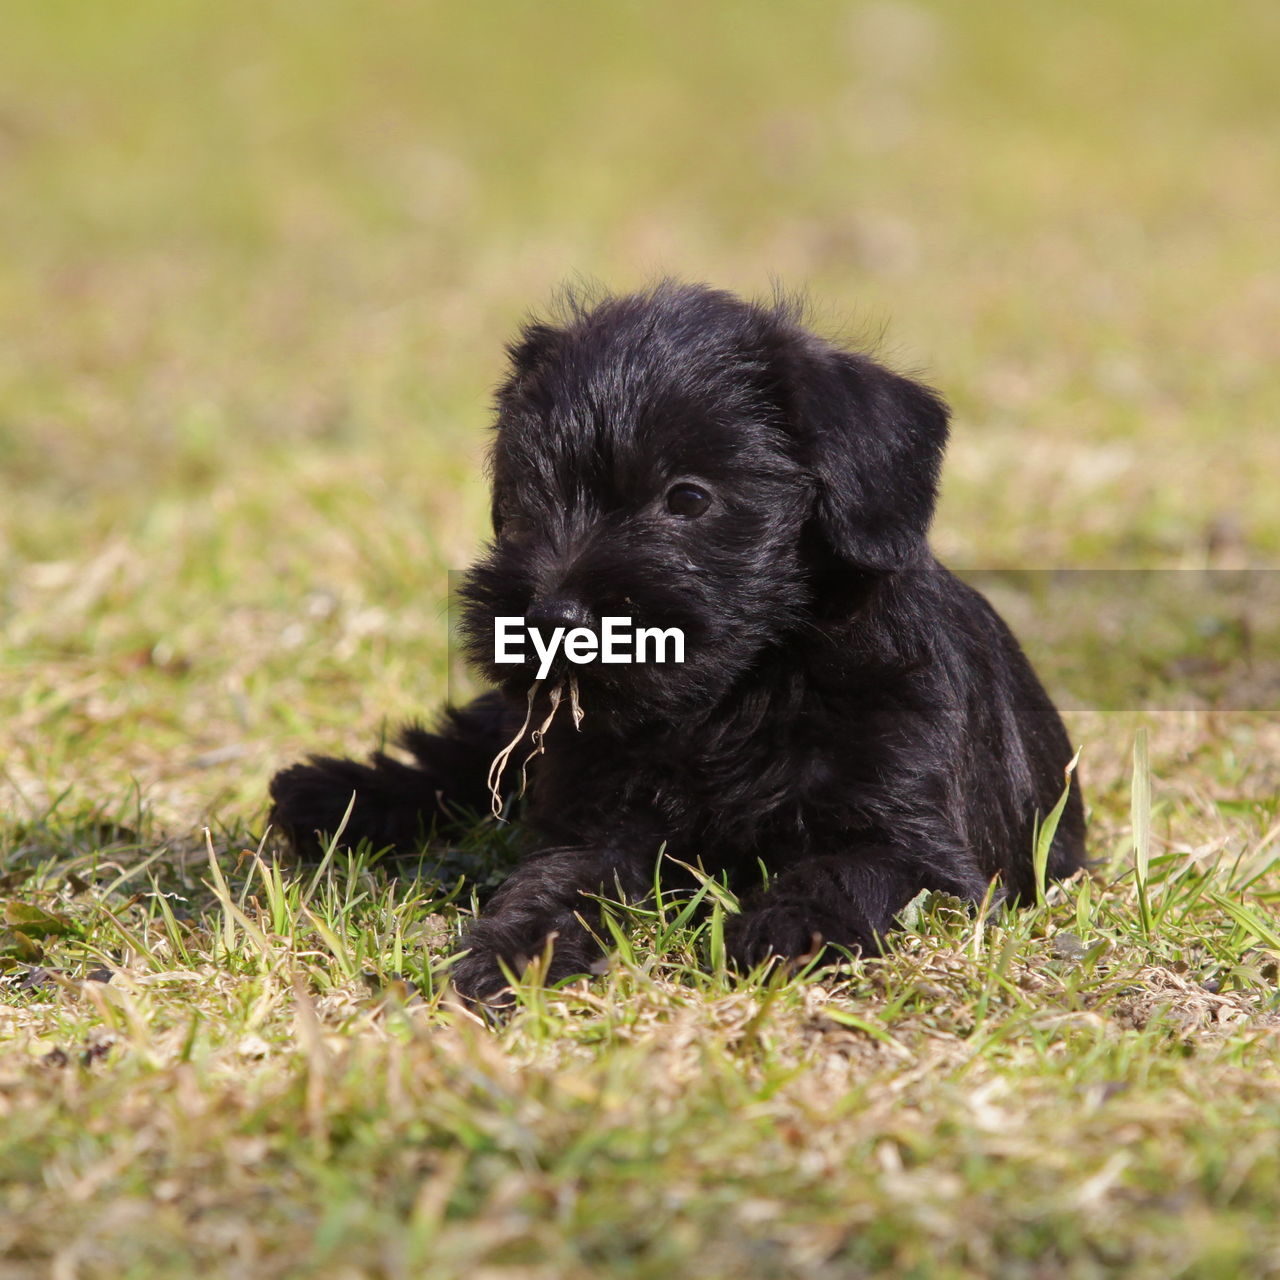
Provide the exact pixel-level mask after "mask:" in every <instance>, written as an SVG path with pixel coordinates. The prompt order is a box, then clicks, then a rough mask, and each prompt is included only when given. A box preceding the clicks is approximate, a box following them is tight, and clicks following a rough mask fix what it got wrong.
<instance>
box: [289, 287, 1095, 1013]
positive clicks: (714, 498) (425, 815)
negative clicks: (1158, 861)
mask: <svg viewBox="0 0 1280 1280" xmlns="http://www.w3.org/2000/svg"><path fill="white" fill-rule="evenodd" d="M510 354H511V371H510V375H509V377H508V379H507V381H506V382H505V383H504V385H503V386H502V387H501V389H500V391H499V394H498V420H497V429H496V434H495V437H494V442H493V451H492V472H493V526H494V541H493V544H492V545H491V546H490V547H489V549H488V550H487V552H486V554H485V555H484V557H483V558H482V559H481V560H480V562H479V563H478V564H477V565H475V566H474V568H473V569H472V570H471V571H470V574H469V576H468V581H467V586H466V589H465V596H466V601H467V605H466V622H465V630H466V633H467V635H468V637H469V641H470V646H471V650H472V656H473V658H474V659H475V661H476V662H477V663H478V665H479V666H480V667H481V669H483V670H485V671H486V672H487V674H488V675H489V676H490V677H491V678H492V679H493V681H494V682H495V683H496V684H497V685H499V687H500V692H498V693H494V694H489V695H486V696H485V697H482V698H480V699H478V700H477V701H476V702H474V703H472V704H471V705H470V706H468V707H466V708H463V709H461V710H450V711H448V712H446V716H445V720H444V723H443V725H442V726H441V727H440V729H439V730H438V732H436V733H426V732H424V731H422V730H418V729H410V730H407V731H406V732H405V733H404V735H403V737H402V738H401V745H403V746H404V747H406V748H407V749H408V751H409V752H410V753H411V754H412V755H413V757H414V758H415V760H416V764H414V765H406V764H402V763H399V762H397V761H395V760H392V759H390V758H388V757H386V756H384V755H378V756H375V757H374V758H373V760H372V762H371V763H370V764H368V765H365V764H360V763H356V762H354V761H348V760H333V759H313V760H312V762H311V763H309V764H305V765H295V766H294V767H293V768H291V769H287V770H285V771H284V772H283V773H281V774H279V775H278V776H277V777H276V778H275V780H274V782H273V783H272V788H271V790H272V797H273V799H274V809H273V813H272V821H273V822H274V823H275V824H276V825H277V826H278V827H279V828H281V829H282V830H283V831H284V833H285V834H286V835H287V836H288V838H289V839H290V840H291V841H292V843H293V844H294V845H295V846H296V847H297V848H298V849H300V850H302V851H306V850H308V849H312V850H313V849H314V848H315V847H316V835H315V833H316V832H317V831H328V832H331V831H333V830H335V829H336V827H337V826H338V823H339V821H340V819H341V816H342V814H343V813H344V811H345V810H346V807H347V804H348V801H349V800H350V798H351V793H352V792H353V791H354V792H355V793H356V800H355V807H354V810H353V813H352V817H351V821H350V824H349V826H348V827H347V830H346V839H347V840H349V841H350V842H352V843H355V842H357V841H360V840H364V839H368V840H369V841H370V842H371V843H372V844H373V845H375V846H378V847H384V846H387V845H394V846H397V847H402V848H404V847H412V846H413V845H414V844H415V842H417V841H418V840H419V839H420V837H421V834H422V833H423V831H424V830H427V829H431V828H432V827H434V826H437V825H438V824H439V823H440V822H441V821H442V820H449V819H451V818H456V817H457V816H458V815H459V814H462V813H465V812H467V811H470V812H472V813H475V812H480V811H483V810H484V809H485V808H486V807H487V804H488V793H487V789H486V784H485V777H486V773H487V771H488V768H489V765H490V762H491V761H492V760H493V758H494V757H495V756H496V755H497V754H498V752H499V751H500V750H501V749H502V748H503V747H504V746H505V745H506V744H507V743H508V742H509V741H510V740H511V738H512V737H513V736H514V735H515V734H516V733H517V731H518V730H519V728H520V725H521V723H522V722H523V721H524V719H525V713H526V710H527V707H528V705H529V702H530V701H531V702H532V704H533V715H532V724H533V725H537V724H538V723H539V722H540V721H541V720H542V719H543V718H544V716H545V715H546V713H547V710H548V707H549V703H548V702H547V691H548V690H549V689H550V688H551V687H552V686H553V685H555V684H557V683H558V682H559V683H561V684H562V687H563V686H565V685H567V675H568V674H570V673H569V671H568V670H567V669H557V670H556V671H555V672H554V673H553V675H552V677H551V678H549V679H548V680H547V681H546V682H544V684H543V685H542V686H540V687H539V688H538V689H537V690H535V693H534V695H533V696H532V698H531V699H530V696H529V690H530V687H531V685H532V684H533V671H532V669H531V668H530V667H514V668H513V667H510V666H503V667H497V666H495V665H494V664H493V661H492V657H493V620H494V618H495V617H496V616H500V615H513V616H524V617H527V618H529V619H530V620H531V621H533V622H535V623H538V624H540V625H543V626H546V627H550V626H554V625H565V626H574V625H586V626H588V627H590V626H592V625H593V624H595V623H596V622H598V620H599V619H600V618H601V617H604V616H626V617H630V618H634V619H635V620H636V621H637V623H638V624H640V625H659V626H662V627H673V626H674V627H680V628H682V629H683V630H684V632H685V636H686V645H687V649H686V661H685V662H684V664H683V665H674V664H673V665H654V664H650V665H630V666H603V665H598V664H597V665H590V666H582V667H577V668H575V669H574V673H575V674H576V676H577V679H578V688H579V693H580V703H581V708H582V711H583V712H584V719H583V721H582V724H581V726H580V727H579V728H575V727H574V725H573V724H572V721H571V719H570V717H569V715H568V714H567V713H564V714H560V715H558V717H557V718H556V719H555V720H554V721H553V722H552V725H551V727H550V729H549V730H548V732H547V734H546V739H545V753H544V754H543V755H541V756H540V757H538V758H537V759H535V760H534V761H533V763H532V765H531V768H530V788H529V794H528V796H527V798H526V800H525V802H524V808H523V817H524V821H525V822H526V824H527V827H528V830H529V832H530V840H531V843H530V849H529V853H528V855H527V857H526V858H525V859H524V861H523V862H522V864H521V865H520V867H519V868H518V869H517V870H516V871H515V872H514V874H513V875H512V876H511V877H510V879H508V881H507V882H506V883H505V884H504V885H503V886H502V888H501V889H500V890H499V891H498V893H497V894H496V895H495V897H494V898H493V900H492V902H491V903H490V904H489V906H488V909H487V911H486V913H485V914H484V915H483V917H482V918H481V919H480V920H479V922H478V923H477V924H476V925H475V926H474V928H473V930H472V932H471V935H470V939H469V946H470V953H469V954H468V955H467V956H466V957H465V958H464V959H463V960H462V961H461V962H460V963H459V965H458V966H457V968H456V969H455V972H454V981H455V983H456V985H457V986H458V988H459V989H460V990H461V991H463V992H464V993H467V994H470V995H475V996H486V995H490V994H492V993H494V992H495V991H497V990H498V989H500V988H501V987H502V986H503V985H504V984H503V978H502V975H501V969H500V964H499V962H500V961H502V962H505V963H506V964H508V965H513V966H518V965H519V964H521V963H522V962H523V961H524V960H525V959H526V958H528V957H531V956H534V955H536V954H538V953H540V952H541V951H542V950H543V948H544V945H545V942H546V939H547V938H548V937H549V936H550V935H552V934H553V933H554V934H555V935H556V937H555V942H554V953H553V962H552V965H551V969H550V976H551V977H552V978H556V977H560V976H563V975H567V974H570V973H582V972H588V971H590V970H591V969H592V968H594V967H597V966H598V964H599V961H600V958H601V957H600V954H599V951H598V947H597V945H596V943H595V942H594V941H593V939H592V937H591V933H590V931H589V930H588V929H587V928H586V927H585V926H584V924H583V922H582V920H580V919H579V917H580V916H581V917H582V918H583V919H585V920H588V921H590V920H591V915H592V910H593V904H592V901H591V899H590V898H589V897H587V896H584V895H590V894H597V893H604V894H607V895H616V894H618V893H621V894H623V895H626V896H627V897H629V898H633V899H637V898H642V897H643V896H644V895H645V894H646V893H647V892H648V891H649V890H650V889H651V887H652V883H653V875H654V864H655V859H656V858H657V855H658V853H659V850H660V849H661V848H662V847H664V846H665V848H666V850H667V853H668V854H670V855H671V856H672V857H674V858H676V859H679V860H681V861H684V862H688V863H701V865H702V866H703V867H705V868H706V869H707V870H709V871H712V872H721V871H724V872H727V873H728V875H729V878H730V882H731V883H732V884H734V885H735V886H737V887H739V888H740V889H742V890H743V891H745V892H746V894H747V897H746V900H745V903H744V910H743V911H742V913H741V914H740V915H738V916H736V917H734V918H733V919H732V921H731V925H730V929H729V933H728V938H727V941H728V946H729V948H730V951H731V954H732V956H733V957H734V958H735V959H736V960H737V961H738V962H739V963H741V964H743V965H751V964H754V963H756V962H758V961H761V960H763V959H765V958H767V957H769V956H781V957H798V956H802V955H806V954H811V953H812V952H813V951H814V949H815V948H816V947H819V946H821V945H822V944H824V943H825V944H836V945H839V946H843V947H849V948H868V949H870V948H875V947H876V946H877V945H878V942H879V939H881V938H882V937H883V935H884V934H885V933H887V931H888V930H889V929H890V928H891V927H892V925H893V921H894V917H895V915H896V913H897V912H899V911H900V910H901V909H902V907H903V906H904V905H905V904H906V903H907V902H908V901H910V899H911V898H912V897H913V896H914V895H915V894H916V893H918V892H919V891H920V890H921V889H923V888H930V889H940V890H945V891H947V892H949V893H952V894H955V895H958V896H959V897H961V898H965V899H968V900H970V901H977V900H979V899H981V898H982V897H983V896H984V894H986V893H987V891H988V888H989V886H990V885H991V882H992V881H993V880H994V879H997V878H998V881H999V887H1000V889H1001V890H1002V891H1003V892H1005V893H1007V894H1008V895H1009V896H1011V897H1013V898H1017V897H1023V896H1026V895H1028V894H1029V893H1031V892H1032V891H1033V872H1032V844H1033V831H1034V826H1035V823H1036V821H1037V818H1038V817H1041V818H1042V817H1043V816H1044V815H1045V814H1047V813H1048V812H1049V810H1050V809H1051V808H1052V807H1053V805H1054V804H1055V802H1056V801H1057V799H1058V798H1059V795H1060V794H1061V791H1062V788H1063V785H1064V768H1065V766H1066V765H1067V763H1068V761H1069V760H1070V757H1071V750H1070V746H1069V743H1068V739H1067V735H1066V733H1065V731H1064V729H1063V726H1062V722H1061V720H1060V719H1059V718H1058V714H1057V712H1056V711H1055V710H1054V708H1053V705H1052V704H1051V703H1050V701H1049V699H1048V697H1047V696H1046V694H1045V692H1044V690H1043V689H1042V688H1041V686H1040V684H1039V682H1038V681H1037V679H1036V676H1035V674H1034V673H1033V671H1032V670H1031V667H1030V666H1029V664H1028V663H1027V661H1026V659H1025V657H1024V656H1023V654H1022V652H1021V650H1020V649H1019V647H1018V645H1017V642H1016V641H1015V640H1014V639H1013V637H1012V635H1011V634H1010V633H1009V631H1008V629H1007V628H1006V627H1005V626H1004V624H1003V623H1002V622H1001V620H1000V619H999V617H997V615H996V614H995V613H994V611H993V610H992V609H991V607H990V606H989V605H988V604H987V603H986V601H985V600H984V599H983V598H982V597H981V596H980V595H978V594H977V593H976V592H974V591H973V590H971V589H970V588H968V587H967V586H965V585H963V584H962V583H961V582H959V581H958V580H957V579H956V578H954V577H952V576H951V574H949V573H948V572H947V571H946V570H945V569H943V568H942V567H941V566H940V565H939V564H938V563H937V562H936V561H935V560H934V558H933V556H932V554H931V553H930V550H929V546H928V543H927V540H926V534H927V530H928V527H929V522H930V519H931V517H932V514H933V509H934V501H935V497H936V493H937V484H938V471H939V467H940V464H941V461H942V454H943V448H944V446H945V443H946V439H947V410H946V407H945V406H944V404H943V403H942V401H941V400H940V399H939V398H938V397H937V396H936V395H935V394H934V393H933V392H932V391H930V390H928V389H926V388H925V387H923V386H921V385H919V384H918V383H916V382H913V381H910V380H908V379H907V378H903V377H900V376H898V375H897V374H894V373H891V372H889V371H888V370H887V369H884V368H882V367H881V366H880V365H878V364H876V363H874V362H873V361H872V360H870V359H869V358H867V357H866V356H863V355H858V354H855V353H852V352H848V351H842V350H838V349H837V348H835V347H833V346H831V345H830V344H828V343H827V342H825V341H823V340H821V339H819V338H817V337H815V336H813V335H812V334H811V333H809V332H807V331H805V330H804V329H803V328H801V327H800V324H799V322H798V318H797V315H796V313H795V310H794V309H793V308H791V307H789V306H787V305H785V304H774V305H758V304H751V303H746V302H743V301H740V300H739V299H737V298H734V297H732V296H730V295H729V294H726V293H722V292H718V291H715V290H712V289H709V288H705V287H702V286H689V285H680V284H674V283H666V284H663V285H661V286H659V287H657V288H655V289H653V290H652V291H650V292H647V293H642V294H637V295H634V296H629V297H619V298H612V299H608V300H605V301H603V302H600V303H598V304H597V305H594V306H592V307H586V306H581V305H579V306H576V307H571V309H570V312H569V314H568V316H567V318H566V319H565V320H564V321H563V322H562V323H560V324H558V325H555V326H552V325H547V324H530V325H528V326H527V327H526V328H525V330H524V332H523V334H522V336H521V338H520V340H519V341H518V342H517V343H516V344H515V345H514V346H513V347H512V348H511V351H510ZM529 750H530V742H529V739H528V737H527V735H526V738H525V740H524V742H522V744H521V745H520V746H519V747H518V748H517V750H516V753H515V755H514V758H513V765H512V767H511V768H510V769H509V770H507V777H506V782H507V785H508V786H510V785H512V783H513V781H514V777H515V776H516V775H517V774H518V767H517V766H518V763H519V761H520V760H521V759H522V758H523V757H524V756H525V755H527V754H528V752H529ZM1083 842H1084V817H1083V811H1082V807H1081V802H1080V796H1079V793H1078V789H1077V786H1076V784H1075V782H1074V780H1073V782H1072V790H1071V795H1070V797H1069V799H1068V803H1067V806H1066V809H1065V812H1064V813H1063V816H1062V820H1061V823H1060V825H1059V828H1058V831H1057V835H1056V837H1055V840H1054V843H1053V848H1052V852H1051V855H1050V859H1049V873H1050V874H1051V875H1053V876H1063V875H1067V874H1069V873H1070V872H1072V871H1074V870H1075V869H1076V868H1078V867H1080V866H1081V865H1082V863H1083ZM761 863H763V864H764V865H765V867H767V868H768V870H769V872H770V873H771V876H772V879H771V881H770V883H769V884H768V885H767V887H763V888H760V887H758V886H759V884H760V880H761V876H760V869H759V868H760V864H761Z"/></svg>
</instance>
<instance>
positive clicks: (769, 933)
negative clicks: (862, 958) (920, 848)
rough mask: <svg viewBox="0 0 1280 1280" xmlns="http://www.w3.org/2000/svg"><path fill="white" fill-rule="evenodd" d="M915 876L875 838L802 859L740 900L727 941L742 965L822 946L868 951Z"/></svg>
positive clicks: (913, 887)
mask: <svg viewBox="0 0 1280 1280" xmlns="http://www.w3.org/2000/svg"><path fill="white" fill-rule="evenodd" d="M921 881H922V872H921V868H920V867H919V866H912V865H911V864H910V863H909V862H908V861H907V860H906V858H905V857H904V856H903V855H902V854H901V853H899V852H898V851H896V850H894V849H892V848H888V847H883V846H878V845H876V846H864V847H861V848H856V849H851V850H850V851H849V852H848V853H847V854H843V855H840V856H835V857H810V858H805V859H803V860H801V861H799V862H797V863H795V864H793V865H792V866H790V867H788V868H787V869H786V870H785V871H783V872H782V873H781V874H780V875H778V876H777V878H776V879H774V880H773V881H772V882H771V883H770V884H769V885H768V886H767V887H766V888H764V889H762V890H760V891H759V892H757V893H756V894H754V895H753V896H751V897H749V898H748V899H747V901H746V902H745V904H744V907H743V911H742V913H741V914H740V915H737V916H734V917H733V918H732V919H731V920H729V921H728V922H727V924H726V928H725V945H726V948H727V949H728V952H729V955H730V957H731V958H732V959H733V960H734V961H735V962H736V963H737V964H738V965H739V967H740V968H744V969H750V968H754V967H755V966H756V965H758V964H760V963H762V962H763V961H765V960H768V959H770V958H771V957H777V958H781V959H796V958H798V957H800V956H809V955H813V954H815V953H816V952H818V951H821V950H822V948H823V947H825V946H837V947H846V948H848V949H849V950H850V951H866V952H870V953H872V954H874V953H875V952H878V951H879V950H880V947H881V941H882V939H883V938H884V937H885V935H886V934H887V933H888V932H889V930H890V929H891V928H892V927H893V920H894V917H895V916H896V915H897V914H898V912H899V911H901V910H902V908H903V907H905V906H906V905H907V903H908V902H910V901H911V899H912V898H913V897H914V896H915V895H916V894H917V893H918V892H919V891H920V889H921V887H922V883H921ZM832 958H833V959H834V958H835V957H834V956H833V957H832Z"/></svg>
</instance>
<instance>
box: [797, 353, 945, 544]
mask: <svg viewBox="0 0 1280 1280" xmlns="http://www.w3.org/2000/svg"><path fill="white" fill-rule="evenodd" d="M790 345H791V350H790V351H789V352H788V354H787V356H786V357H784V361H783V374H782V379H781V381H782V384H783V388H784V406H783V407H784V410H785V412H786V415H787V418H788V426H789V429H790V431H791V433H792V435H793V438H794V441H795V444H796V447H797V449H798V453H799V457H800V459H801V461H802V462H803V464H804V465H805V466H806V467H807V468H808V469H809V472H810V474H811V475H812V476H813V478H814V481H815V483H816V485H817V499H816V505H815V509H814V517H815V522H816V524H817V526H818V529H819V531H820V532H821V534H822V535H823V538H824V540H825V541H826V543H827V544H828V545H829V547H830V549H831V550H832V551H833V552H834V553H835V555H836V556H838V557H839V558H840V559H841V560H843V561H845V562H846V563H848V564H851V565H854V566H856V567H858V568H866V569H900V568H905V567H907V566H909V565H911V564H914V563H916V562H917V561H918V560H919V559H920V557H921V556H922V555H923V554H924V553H925V551H926V548H927V543H926V538H927V535H928V531H929V523H930V521H931V520H932V519H933V509H934V506H935V504H936V502H937V496H938V472H939V470H940V468H941V466H942V453H943V450H944V449H945V448H946V443H947V419H948V413H947V406H946V405H945V404H944V403H943V401H942V400H941V399H940V398H939V396H938V395H936V394H935V393H934V392H933V391H931V390H930V389H929V388H928V387H925V386H922V385H921V384H920V383H918V382H913V381H912V380H911V379H910V378H904V377H902V376H901V375H900V374H896V373H892V372H890V371H889V370H888V369H885V368H884V367H883V366H881V365H878V364H876V362H875V361H874V360H871V359H870V358H869V357H867V356H862V355H856V354H853V353H851V352H847V351H839V350H837V349H836V348H834V347H832V346H830V345H828V344H827V343H825V342H822V341H820V340H819V339H816V338H814V337H812V336H811V335H809V334H805V333H801V334H798V335H796V337H795V341H794V343H793V344H790Z"/></svg>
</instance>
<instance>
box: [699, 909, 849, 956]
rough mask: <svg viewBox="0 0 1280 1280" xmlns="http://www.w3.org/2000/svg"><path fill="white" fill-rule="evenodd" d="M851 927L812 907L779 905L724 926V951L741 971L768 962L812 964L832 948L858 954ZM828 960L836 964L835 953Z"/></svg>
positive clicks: (751, 912) (738, 917)
mask: <svg viewBox="0 0 1280 1280" xmlns="http://www.w3.org/2000/svg"><path fill="white" fill-rule="evenodd" d="M855 933H856V931H854V930H851V929H850V927H849V925H848V923H847V922H845V921H841V920H840V919H838V918H837V917H836V916H835V915H833V914H831V913H830V912H827V911H824V910H823V909H822V908H821V907H819V906H816V905H814V904H811V903H800V902H779V903H770V904H769V905H767V906H762V907H758V908H757V909H756V910H754V911H744V912H743V913H742V914H741V915H738V916H734V917H733V918H732V919H731V920H729V921H727V922H726V924H725V939H724V941H725V950H726V951H727V952H728V954H729V958H730V959H731V960H732V961H733V962H734V963H735V964H736V965H737V966H738V968H739V969H754V968H755V967H756V966H757V965H760V964H764V963H765V962H766V961H769V960H806V961H807V960H809V959H811V958H813V957H815V956H817V955H819V954H820V953H822V952H823V951H825V950H826V949H827V948H828V947H829V946H830V945H832V944H834V945H836V946H842V947H847V948H849V949H850V950H854V951H856V950H857V949H858V948H859V946H860V939H858V938H857V937H856V936H854V934H855ZM827 958H829V959H830V960H832V961H834V960H836V959H837V955H836V954H835V953H831V954H830V955H829V956H828V957H827Z"/></svg>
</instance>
